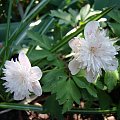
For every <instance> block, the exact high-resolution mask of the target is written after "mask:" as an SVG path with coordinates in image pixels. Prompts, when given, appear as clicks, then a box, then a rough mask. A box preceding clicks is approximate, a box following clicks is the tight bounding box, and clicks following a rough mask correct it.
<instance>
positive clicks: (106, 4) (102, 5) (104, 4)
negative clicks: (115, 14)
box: [94, 0, 120, 10]
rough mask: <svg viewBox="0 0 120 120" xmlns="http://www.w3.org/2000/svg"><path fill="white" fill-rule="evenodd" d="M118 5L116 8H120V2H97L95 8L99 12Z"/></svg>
mask: <svg viewBox="0 0 120 120" xmlns="http://www.w3.org/2000/svg"><path fill="white" fill-rule="evenodd" d="M113 5H116V7H117V6H118V7H119V6H120V0H95V2H94V8H95V9H97V10H101V9H102V8H106V7H110V6H113Z"/></svg>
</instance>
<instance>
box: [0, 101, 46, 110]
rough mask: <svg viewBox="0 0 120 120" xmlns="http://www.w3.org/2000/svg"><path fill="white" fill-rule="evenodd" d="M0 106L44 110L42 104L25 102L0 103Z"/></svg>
mask: <svg viewBox="0 0 120 120" xmlns="http://www.w3.org/2000/svg"><path fill="white" fill-rule="evenodd" d="M0 108H4V109H6V108H7V109H14V110H31V111H39V112H44V110H43V107H41V106H35V105H25V104H18V103H0Z"/></svg>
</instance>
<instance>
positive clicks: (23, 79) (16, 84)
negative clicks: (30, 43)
mask: <svg viewBox="0 0 120 120" xmlns="http://www.w3.org/2000/svg"><path fill="white" fill-rule="evenodd" d="M18 60H19V61H18ZM18 60H17V59H16V61H13V60H11V61H6V62H5V69H3V73H4V75H5V77H2V79H3V80H6V82H5V83H4V84H3V85H4V86H5V88H7V90H6V92H8V91H10V92H11V93H14V99H15V100H22V99H24V98H29V95H30V92H33V93H35V95H37V96H40V95H41V94H42V89H41V85H40V83H39V81H38V80H40V78H41V77H42V72H41V70H40V68H39V67H37V66H35V67H31V64H30V61H29V59H28V57H27V56H26V55H25V54H24V53H23V52H20V53H19V57H18Z"/></svg>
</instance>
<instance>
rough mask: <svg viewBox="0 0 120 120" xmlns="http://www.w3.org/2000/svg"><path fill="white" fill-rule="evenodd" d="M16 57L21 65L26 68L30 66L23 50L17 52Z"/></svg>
mask: <svg viewBox="0 0 120 120" xmlns="http://www.w3.org/2000/svg"><path fill="white" fill-rule="evenodd" d="M18 59H19V62H20V64H21V65H23V66H24V67H25V68H27V69H30V68H31V64H30V61H29V59H28V57H27V56H26V55H25V54H24V53H23V52H20V53H19V57H18Z"/></svg>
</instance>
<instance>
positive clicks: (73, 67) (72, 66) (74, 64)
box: [68, 59, 80, 75]
mask: <svg viewBox="0 0 120 120" xmlns="http://www.w3.org/2000/svg"><path fill="white" fill-rule="evenodd" d="M79 66H80V63H79V62H78V61H76V60H75V59H73V60H72V61H70V62H69V64H68V68H69V70H70V71H71V74H72V75H75V74H77V73H78V72H79V71H80V68H79Z"/></svg>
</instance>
